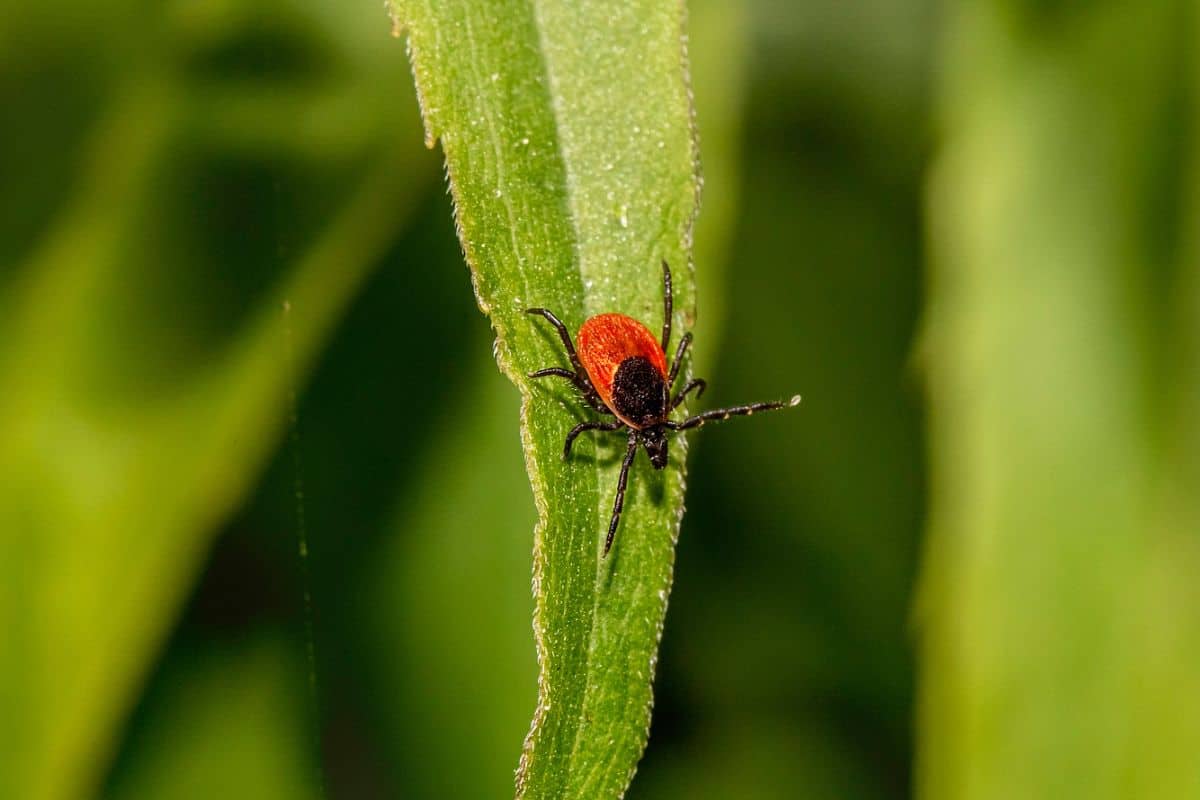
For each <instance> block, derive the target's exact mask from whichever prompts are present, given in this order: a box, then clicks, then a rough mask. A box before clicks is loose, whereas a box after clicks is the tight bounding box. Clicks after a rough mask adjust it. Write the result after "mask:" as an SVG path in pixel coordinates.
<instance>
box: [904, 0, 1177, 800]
mask: <svg viewBox="0 0 1200 800" xmlns="http://www.w3.org/2000/svg"><path fill="white" fill-rule="evenodd" d="M949 30H950V37H949V39H948V42H947V44H948V48H947V49H948V61H947V69H946V72H945V76H944V80H943V84H944V88H945V91H944V94H943V98H942V103H941V105H940V109H941V112H942V113H941V119H942V121H943V123H944V129H945V134H946V142H945V148H944V150H943V153H942V154H941V156H940V157H939V159H938V162H937V166H936V168H935V170H934V173H933V174H934V182H933V185H932V192H931V210H932V219H931V226H932V227H931V229H932V231H933V238H932V241H933V244H934V247H935V255H936V258H935V259H934V265H935V268H934V271H933V273H932V279H931V281H930V288H931V294H930V297H929V304H930V305H929V309H930V313H929V323H930V324H929V337H928V341H927V350H926V353H927V355H928V364H929V366H930V374H931V378H932V380H931V384H930V388H931V392H930V398H931V408H932V419H933V423H934V424H933V426H932V433H933V438H932V442H933V447H932V450H931V452H932V455H933V464H932V465H933V474H934V477H935V480H934V482H933V484H932V488H933V491H932V498H933V504H932V510H931V511H932V521H933V527H932V532H933V538H932V539H931V540H930V542H929V550H928V552H929V564H928V573H927V575H926V582H925V585H924V587H923V589H924V595H923V598H922V607H921V620H922V627H923V629H924V630H925V631H926V632H927V636H926V645H925V648H924V662H923V666H924V670H923V674H922V681H921V683H922V687H923V689H922V691H923V714H922V718H921V721H922V726H923V727H922V733H923V743H922V750H921V753H922V769H921V774H920V779H921V780H920V784H919V785H920V787H921V789H922V790H923V791H922V794H923V795H924V796H926V797H930V798H946V800H949V798H956V799H957V798H968V799H975V798H1002V797H1003V798H1007V797H1023V798H1059V797H1064V796H1072V797H1087V798H1098V799H1099V798H1125V797H1198V796H1200V759H1197V757H1196V753H1197V747H1198V746H1200V671H1197V670H1196V669H1195V668H1194V666H1195V665H1196V664H1197V663H1198V658H1200V613H1197V612H1198V611H1200V580H1198V577H1200V538H1197V537H1198V536H1200V473H1197V471H1196V465H1197V463H1200V440H1198V439H1197V438H1196V431H1197V415H1198V412H1200V403H1198V401H1200V394H1198V393H1197V380H1198V379H1200V349H1198V345H1200V340H1197V338H1196V332H1197V324H1198V320H1197V317H1196V312H1197V310H1200V304H1198V302H1197V298H1198V292H1200V261H1198V260H1197V255H1198V254H1197V250H1196V243H1197V238H1196V237H1197V233H1198V232H1200V216H1198V215H1200V207H1198V206H1197V205H1196V200H1197V198H1198V197H1200V195H1198V194H1197V180H1196V178H1197V174H1198V173H1197V171H1196V161H1195V159H1196V158H1197V156H1198V155H1200V149H1198V148H1197V146H1196V142H1197V138H1196V137H1197V134H1198V133H1200V128H1198V127H1197V124H1196V123H1197V117H1196V111H1197V105H1196V98H1197V96H1196V90H1197V82H1196V81H1197V76H1198V75H1200V71H1198V70H1197V68H1198V67H1200V60H1198V59H1197V52H1198V51H1200V46H1198V45H1200V41H1198V37H1197V33H1200V28H1198V27H1197V22H1196V18H1195V8H1194V6H1192V4H1184V3H1177V2H1150V3H1110V4H1100V5H1096V6H1086V5H1080V6H1075V5H1068V6H1066V7H1065V8H1061V9H1059V10H1058V11H1057V13H1054V14H1049V15H1044V14H1043V13H1034V12H1033V11H1031V10H1027V9H1024V8H1023V7H1022V6H1021V5H1020V4H1008V3H998V2H997V3H981V4H974V5H970V6H964V8H963V9H962V10H961V11H960V12H959V13H957V14H955V15H954V18H953V20H952V23H951V25H950V28H949ZM1118 52H1119V53H1120V57H1116V53H1118Z"/></svg>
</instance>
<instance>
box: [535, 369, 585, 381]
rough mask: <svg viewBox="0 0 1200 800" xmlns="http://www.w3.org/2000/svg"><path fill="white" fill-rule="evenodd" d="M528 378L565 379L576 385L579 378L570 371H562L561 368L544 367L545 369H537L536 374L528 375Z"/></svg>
mask: <svg viewBox="0 0 1200 800" xmlns="http://www.w3.org/2000/svg"><path fill="white" fill-rule="evenodd" d="M529 377H531V378H549V377H555V378H566V379H567V380H569V381H570V382H571V383H574V384H576V385H578V384H579V376H578V375H576V374H575V373H574V372H571V370H569V369H563V368H562V367H546V368H545V369H539V370H538V371H537V372H531V373H529Z"/></svg>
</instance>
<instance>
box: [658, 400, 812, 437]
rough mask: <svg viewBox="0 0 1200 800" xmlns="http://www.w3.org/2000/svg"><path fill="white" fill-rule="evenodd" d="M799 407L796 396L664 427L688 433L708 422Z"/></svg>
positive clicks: (722, 410) (718, 410)
mask: <svg viewBox="0 0 1200 800" xmlns="http://www.w3.org/2000/svg"><path fill="white" fill-rule="evenodd" d="M798 405H800V395H796V396H795V397H793V398H792V399H791V400H788V401H787V402H778V403H750V404H749V405H745V406H733V407H732V408H714V409H713V410H712V411H705V412H704V413H703V414H697V415H696V416H694V417H688V418H687V419H685V420H683V421H682V422H670V421H668V422H666V423H664V425H666V427H668V428H670V429H671V430H674V431H686V430H688V429H689V428H699V427H700V426H701V425H703V424H704V423H706V422H719V421H720V420H723V419H729V418H730V417H748V416H750V415H751V414H755V413H757V412H759V411H774V410H776V409H779V408H790V407H791V406H798Z"/></svg>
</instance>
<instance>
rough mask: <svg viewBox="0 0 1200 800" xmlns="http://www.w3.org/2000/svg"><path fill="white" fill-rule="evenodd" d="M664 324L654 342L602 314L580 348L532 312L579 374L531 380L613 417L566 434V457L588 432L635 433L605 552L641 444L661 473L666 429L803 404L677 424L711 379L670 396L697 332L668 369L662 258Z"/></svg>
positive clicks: (582, 335) (708, 414)
mask: <svg viewBox="0 0 1200 800" xmlns="http://www.w3.org/2000/svg"><path fill="white" fill-rule="evenodd" d="M662 266H663V326H662V336H661V339H655V337H654V334H653V333H651V332H650V329H649V328H647V327H646V326H645V325H643V324H642V323H640V322H638V321H637V320H636V319H633V318H632V317H627V316H625V315H624V314H599V315H597V316H594V317H592V318H590V319H588V320H587V321H586V322H584V323H583V326H582V327H581V328H580V329H579V336H578V339H579V350H578V351H576V349H575V346H574V344H573V343H572V342H571V335H570V333H568V332H567V328H566V326H565V325H563V323H562V322H561V321H560V320H559V319H558V317H556V316H555V315H554V314H553V313H552V312H550V311H549V310H548V309H545V308H530V309H526V313H528V314H536V315H538V316H541V317H543V318H545V319H546V320H547V321H548V322H549V323H550V324H551V325H553V326H554V328H555V330H556V331H557V332H558V336H559V338H560V339H561V340H562V343H563V347H564V348H565V349H566V351H567V358H568V359H569V360H570V362H571V367H572V369H565V368H563V367H548V368H546V369H541V370H538V371H537V372H533V373H531V374H530V375H529V377H531V378H545V377H558V378H565V379H566V380H568V381H570V382H571V383H572V384H573V385H574V386H575V388H576V389H578V390H579V392H580V394H582V395H583V399H584V401H585V402H587V403H588V405H590V406H591V407H592V408H593V409H595V410H596V411H597V412H599V413H600V414H602V415H604V416H607V417H613V418H614V419H612V420H603V421H600V420H596V421H589V422H581V423H580V424H578V425H576V426H575V427H574V428H572V429H571V431H570V433H568V434H567V440H566V443H565V444H564V445H563V458H564V459H566V458H567V457H569V456H570V454H571V445H572V444H573V443H574V442H575V439H576V438H577V437H578V436H579V435H580V434H581V433H584V432H585V431H620V430H626V431H628V446H627V447H626V450H625V458H624V460H623V461H622V462H621V474H620V477H619V478H618V479H617V494H616V498H615V500H614V501H613V512H612V519H611V520H610V522H609V525H608V536H607V537H606V538H605V540H604V554H605V555H608V551H609V550H610V549H611V548H612V543H613V537H614V536H615V535H616V533H617V526H618V525H619V524H620V522H621V509H622V507H623V506H624V504H625V487H626V484H627V482H628V480H629V468H630V467H631V466H632V465H633V460H634V457H635V456H636V455H637V451H638V446H639V445H640V446H642V447H644V448H645V449H646V455H647V456H649V458H650V463H651V464H652V465H653V466H654V468H655V469H662V468H663V467H665V466H666V465H667V436H666V434H667V432H668V431H681V430H687V429H689V428H698V427H700V426H701V425H703V424H704V423H706V422H714V421H717V420H723V419H729V418H730V417H733V416H748V415H750V414H753V413H755V412H757V411H773V410H775V409H779V408H787V407H789V406H795V405H798V404H799V403H800V397H799V395H797V396H795V397H793V398H792V399H791V400H789V401H786V402H775V403H750V404H749V405H744V406H733V407H731V408H718V409H714V410H712V411H705V412H703V413H700V414H696V415H695V416H691V417H686V418H685V419H682V420H678V421H676V420H672V419H671V418H670V415H671V412H672V411H674V410H675V409H676V408H678V407H679V405H680V403H682V402H683V400H684V398H685V397H687V395H688V394H689V393H691V392H692V391H693V390H695V391H696V396H697V397H699V396H700V395H702V394H704V388H705V386H706V384H705V382H704V381H702V380H700V379H698V378H697V379H695V380H692V381H689V382H688V383H687V384H686V385H684V387H683V388H682V389H680V390H679V391H678V392H677V393H675V394H674V395H672V394H671V392H672V391H673V387H674V385H675V379H676V377H677V376H678V374H679V367H680V364H681V363H682V361H683V356H684V353H686V352H687V349H688V347H689V346H690V345H691V343H692V334H691V333H685V334H684V335H683V337H682V338H680V340H679V344H678V346H677V347H676V349H675V356H674V358H673V359H672V360H671V366H670V368H669V369H668V368H667V355H666V354H667V345H668V344H669V343H670V341H671V302H672V297H671V295H672V292H671V269H670V267H668V266H667V262H666V261H663V265H662Z"/></svg>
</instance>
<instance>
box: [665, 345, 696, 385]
mask: <svg viewBox="0 0 1200 800" xmlns="http://www.w3.org/2000/svg"><path fill="white" fill-rule="evenodd" d="M691 344H692V332H691V331H688V332H687V333H685V334H684V335H683V338H682V339H680V340H679V346H678V347H676V348H675V359H674V360H673V361H672V362H671V374H670V375H668V376H667V388H670V387H672V386H674V385H675V378H676V377H677V376H678V375H679V367H680V365H682V364H683V354H684V353H685V352H687V349H688V347H690V346H691Z"/></svg>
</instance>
